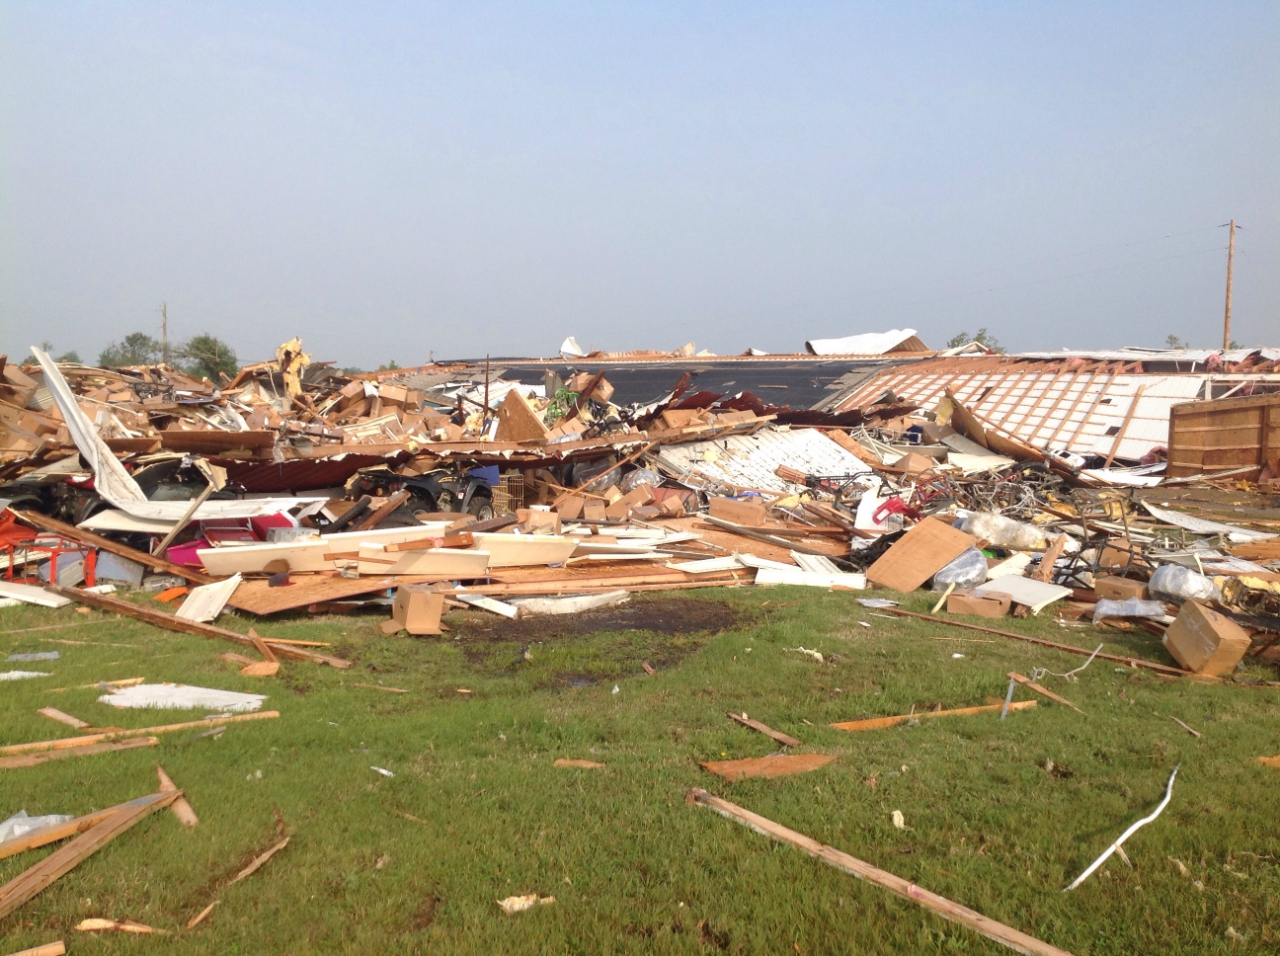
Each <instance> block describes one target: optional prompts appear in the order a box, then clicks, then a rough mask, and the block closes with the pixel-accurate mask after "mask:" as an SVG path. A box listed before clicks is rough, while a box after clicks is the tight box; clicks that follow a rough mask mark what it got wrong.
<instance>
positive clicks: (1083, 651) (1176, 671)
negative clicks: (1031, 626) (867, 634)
mask: <svg viewBox="0 0 1280 956" xmlns="http://www.w3.org/2000/svg"><path fill="white" fill-rule="evenodd" d="M881 610H882V611H885V612H886V613H888V614H892V615H894V616H896V617H914V618H918V619H920V620H921V621H929V622H931V623H933V624H945V625H947V626H948V627H962V628H965V629H966V630H969V631H980V632H982V633H983V634H994V635H995V636H996V637H1007V638H1010V639H1012V640H1015V641H1026V642H1027V643H1028V644H1039V645H1040V646H1041V647H1052V648H1053V649H1054V650H1055V651H1065V652H1066V653H1068V654H1079V655H1080V656H1081V657H1098V658H1099V659H1101V660H1104V661H1115V662H1116V663H1118V664H1126V665H1128V666H1129V667H1141V668H1143V669H1144V670H1149V671H1155V672H1156V673H1157V674H1168V675H1169V676H1170V677H1190V678H1193V679H1194V680H1204V681H1221V678H1219V677H1209V676H1207V675H1205V674H1192V673H1191V672H1190V671H1184V670H1183V669H1182V668H1180V667H1170V666H1169V665H1167V664H1156V663H1155V662H1153V661H1144V660H1141V659H1139V658H1136V657H1120V656H1119V655H1117V654H1099V653H1098V652H1097V651H1091V650H1088V649H1087V648H1084V647H1073V646H1072V645H1070V644H1059V643H1058V642H1057V641H1049V640H1045V639H1044V638H1043V637H1029V636H1028V635H1026V634H1014V633H1013V632H1011V631H997V630H995V629H994V628H990V627H982V626H981V625H978V624H965V623H964V622H963V621H952V620H948V619H945V618H937V617H929V615H927V614H917V613H916V612H915V611H904V610H902V609H901V608H896V607H886V608H881Z"/></svg>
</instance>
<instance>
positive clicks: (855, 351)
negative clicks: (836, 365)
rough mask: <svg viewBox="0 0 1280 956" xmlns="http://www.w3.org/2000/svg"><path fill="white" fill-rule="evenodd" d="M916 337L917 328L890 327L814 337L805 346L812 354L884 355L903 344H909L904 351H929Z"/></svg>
mask: <svg viewBox="0 0 1280 956" xmlns="http://www.w3.org/2000/svg"><path fill="white" fill-rule="evenodd" d="M915 337H916V330H915V329H890V330H889V331H888V332H865V333H863V334H862V335H849V336H845V337H844V338H842V339H813V340H812V341H809V342H805V343H804V347H805V348H806V349H807V350H808V352H809V354H810V355H884V354H885V353H886V352H892V351H893V350H894V349H896V348H898V347H899V346H903V345H905V346H907V347H906V348H905V349H903V351H907V352H924V351H927V349H926V348H925V345H924V343H923V342H921V341H920V340H919V339H916V340H915V342H912V341H911V339H915Z"/></svg>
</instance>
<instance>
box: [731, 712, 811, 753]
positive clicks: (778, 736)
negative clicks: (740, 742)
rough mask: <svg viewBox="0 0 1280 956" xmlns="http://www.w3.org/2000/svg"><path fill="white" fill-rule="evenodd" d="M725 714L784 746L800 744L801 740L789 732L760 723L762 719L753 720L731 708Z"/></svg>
mask: <svg viewBox="0 0 1280 956" xmlns="http://www.w3.org/2000/svg"><path fill="white" fill-rule="evenodd" d="M725 716H726V717H728V718H729V719H730V720H736V721H737V722H738V723H740V724H742V726H744V727H750V728H751V729H752V730H756V731H759V732H760V733H762V734H764V735H765V736H766V737H772V738H773V739H774V740H776V741H777V742H778V743H780V744H782V746H784V747H799V746H800V741H798V740H796V738H794V737H790V736H788V735H787V734H784V733H783V732H782V731H780V730H774V729H773V728H772V727H769V726H766V725H765V724H762V723H760V721H758V720H752V719H751V718H750V717H748V716H747V715H746V714H735V713H734V712H733V711H731V710H730V711H726V712H725Z"/></svg>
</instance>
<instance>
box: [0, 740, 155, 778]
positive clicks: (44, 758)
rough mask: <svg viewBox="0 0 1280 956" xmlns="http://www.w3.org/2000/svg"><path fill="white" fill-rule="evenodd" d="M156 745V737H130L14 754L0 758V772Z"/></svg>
mask: <svg viewBox="0 0 1280 956" xmlns="http://www.w3.org/2000/svg"><path fill="white" fill-rule="evenodd" d="M158 743H160V738H158V737H130V738H128V739H127V740H119V741H114V742H112V741H107V742H106V743H100V744H87V745H86V746H84V747H68V748H65V749H62V750H43V751H40V752H38V753H30V754H15V755H13V756H12V757H0V770H15V769H17V768H19V767H35V766H37V765H39V764H42V763H48V762H49V761H50V760H64V759H66V758H67V757H92V756H94V755H95V754H105V753H112V752H114V751H117V750H135V749H137V748H138V747H154V746H155V745H156V744H158Z"/></svg>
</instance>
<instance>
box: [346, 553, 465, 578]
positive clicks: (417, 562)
mask: <svg viewBox="0 0 1280 956" xmlns="http://www.w3.org/2000/svg"><path fill="white" fill-rule="evenodd" d="M489 559H490V554H489V552H488V551H473V550H468V549H462V548H424V549H423V550H421V551H384V550H382V548H380V547H363V548H361V549H360V559H359V561H358V562H357V564H356V570H357V571H359V573H361V574H430V575H435V576H447V577H450V578H482V577H484V576H485V572H486V571H487V570H488V567H489Z"/></svg>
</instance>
